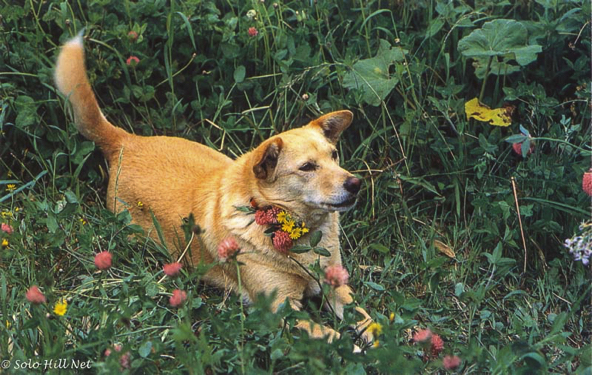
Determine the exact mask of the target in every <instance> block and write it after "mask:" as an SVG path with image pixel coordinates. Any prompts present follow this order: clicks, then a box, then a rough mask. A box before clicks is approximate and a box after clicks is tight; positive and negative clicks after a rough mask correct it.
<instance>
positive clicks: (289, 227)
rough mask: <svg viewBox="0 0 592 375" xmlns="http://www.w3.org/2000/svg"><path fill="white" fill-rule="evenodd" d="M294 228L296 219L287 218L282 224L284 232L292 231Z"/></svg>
mask: <svg viewBox="0 0 592 375" xmlns="http://www.w3.org/2000/svg"><path fill="white" fill-rule="evenodd" d="M292 229H294V221H293V220H286V221H285V222H284V223H283V225H282V230H283V231H284V232H288V233H290V232H292Z"/></svg>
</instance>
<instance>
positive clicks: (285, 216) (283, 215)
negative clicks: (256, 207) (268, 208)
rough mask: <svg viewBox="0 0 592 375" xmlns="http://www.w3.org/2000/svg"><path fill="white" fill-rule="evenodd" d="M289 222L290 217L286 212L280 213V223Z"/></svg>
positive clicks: (278, 215) (278, 217)
mask: <svg viewBox="0 0 592 375" xmlns="http://www.w3.org/2000/svg"><path fill="white" fill-rule="evenodd" d="M287 220H290V215H288V213H287V212H286V211H280V213H279V214H277V221H278V223H280V224H284V223H285V222H286V221H287Z"/></svg>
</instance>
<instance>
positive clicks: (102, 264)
mask: <svg viewBox="0 0 592 375" xmlns="http://www.w3.org/2000/svg"><path fill="white" fill-rule="evenodd" d="M111 258H112V256H111V253H110V252H108V251H102V252H100V253H98V254H97V255H96V256H95V266H97V268H98V269H100V270H102V271H105V270H108V269H109V268H111Z"/></svg>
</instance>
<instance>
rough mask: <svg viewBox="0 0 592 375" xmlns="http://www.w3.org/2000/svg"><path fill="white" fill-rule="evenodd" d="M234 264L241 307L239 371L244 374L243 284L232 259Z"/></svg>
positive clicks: (238, 267)
mask: <svg viewBox="0 0 592 375" xmlns="http://www.w3.org/2000/svg"><path fill="white" fill-rule="evenodd" d="M234 262H235V264H236V278H237V282H238V295H239V298H240V307H241V318H240V321H241V338H240V352H241V373H243V374H245V346H244V345H243V343H244V341H245V308H244V301H243V285H242V282H241V274H240V266H239V264H238V262H237V261H236V260H235V261H234Z"/></svg>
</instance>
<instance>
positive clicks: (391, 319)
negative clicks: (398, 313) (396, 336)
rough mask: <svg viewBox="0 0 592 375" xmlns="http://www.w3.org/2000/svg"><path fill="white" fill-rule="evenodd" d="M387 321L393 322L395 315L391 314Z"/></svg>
mask: <svg viewBox="0 0 592 375" xmlns="http://www.w3.org/2000/svg"><path fill="white" fill-rule="evenodd" d="M389 320H390V321H391V323H392V322H393V320H395V313H394V312H392V313H391V315H389Z"/></svg>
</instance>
